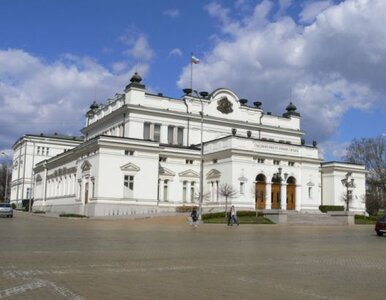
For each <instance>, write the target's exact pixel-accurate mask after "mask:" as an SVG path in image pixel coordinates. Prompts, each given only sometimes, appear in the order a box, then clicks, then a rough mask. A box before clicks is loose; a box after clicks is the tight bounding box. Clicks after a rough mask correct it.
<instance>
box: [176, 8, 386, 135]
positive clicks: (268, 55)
mask: <svg viewBox="0 0 386 300" xmlns="http://www.w3.org/2000/svg"><path fill="white" fill-rule="evenodd" d="M310 3H311V2H310ZM282 4H286V2H285V1H284V2H283V3H282ZM319 4H323V5H324V6H323V7H324V9H320V7H321V6H319V10H316V8H315V7H313V10H312V11H313V12H314V17H313V18H314V20H315V21H314V22H312V23H311V24H309V25H307V26H301V25H299V24H296V23H295V21H294V20H293V19H292V18H290V17H288V16H283V17H281V18H279V19H275V20H274V21H271V20H270V19H269V15H272V9H273V8H274V6H273V5H272V2H271V1H263V2H261V3H260V4H259V5H257V6H256V7H255V9H254V10H253V11H252V12H251V14H250V15H247V16H245V18H244V19H237V20H234V19H232V18H231V17H230V13H229V9H228V8H224V7H222V6H221V5H220V4H219V3H217V2H213V3H211V4H209V5H208V6H206V10H207V11H208V13H209V15H210V16H212V17H213V18H215V19H216V20H217V21H218V25H219V28H221V29H220V30H221V33H222V34H223V35H222V36H221V35H219V36H218V37H217V40H216V41H217V42H216V44H215V46H214V47H213V49H212V50H211V51H210V52H207V55H206V56H205V57H201V63H200V64H199V65H197V66H195V70H194V80H193V82H194V85H195V88H196V89H199V90H208V91H211V90H213V89H215V88H217V87H220V86H226V87H229V88H231V89H233V90H234V91H235V92H236V93H238V94H239V96H240V97H242V98H244V97H245V98H249V99H250V102H253V101H254V100H256V99H259V100H262V102H263V109H264V110H265V111H272V112H273V113H275V114H279V115H280V114H281V113H283V112H284V109H285V107H286V106H287V104H288V103H289V101H290V97H291V94H292V98H291V100H292V101H293V102H294V103H295V105H296V106H297V108H298V111H299V112H300V114H301V115H302V128H303V129H304V130H306V132H307V139H308V140H310V141H311V140H318V141H325V140H327V139H328V138H329V137H331V136H332V135H334V134H336V132H337V128H338V126H339V124H340V121H341V119H342V116H343V115H344V113H345V112H347V111H348V110H349V109H350V108H353V107H355V108H358V109H369V108H371V107H373V106H374V105H380V102H381V99H382V97H381V95H384V94H386V85H385V84H384V82H386V73H385V72H384V70H386V56H385V55H384V53H386V31H385V30H384V25H383V20H385V19H386V1H383V0H371V1H369V0H347V1H345V2H342V3H340V4H339V5H331V6H329V7H326V5H327V4H329V3H325V2H323V3H319ZM311 8H312V6H311V4H308V6H305V7H304V10H303V12H302V13H303V18H304V20H306V19H310V18H311ZM306 10H308V13H306V12H307V11H306ZM306 16H307V17H306ZM189 81H190V69H189V66H186V68H185V69H184V70H183V72H182V74H181V76H180V78H179V81H178V85H179V87H181V88H183V87H185V86H188V84H189ZM291 90H292V93H291Z"/></svg>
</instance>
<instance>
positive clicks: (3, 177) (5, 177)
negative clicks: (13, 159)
mask: <svg viewBox="0 0 386 300" xmlns="http://www.w3.org/2000/svg"><path fill="white" fill-rule="evenodd" d="M7 167H8V166H7V165H5V164H0V202H3V201H5V200H6V199H7V198H8V199H9V197H7V196H8V195H9V193H10V192H11V191H10V183H11V174H12V173H11V172H10V170H9V168H7ZM7 171H8V174H7ZM6 184H7V188H5V186H6ZM5 192H7V195H5Z"/></svg>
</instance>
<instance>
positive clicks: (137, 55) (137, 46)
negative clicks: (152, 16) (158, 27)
mask: <svg viewBox="0 0 386 300" xmlns="http://www.w3.org/2000/svg"><path fill="white" fill-rule="evenodd" d="M120 40H121V41H122V42H123V43H124V44H126V45H127V46H128V47H129V48H128V49H127V50H126V51H125V54H127V55H129V56H130V57H132V58H133V59H136V60H138V61H141V62H148V61H150V60H151V59H152V58H153V56H154V51H153V49H152V48H151V47H150V44H149V42H148V39H147V36H146V35H145V34H143V33H138V32H137V31H136V30H135V29H128V30H127V32H126V34H125V35H123V36H121V37H120Z"/></svg>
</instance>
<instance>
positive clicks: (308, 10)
mask: <svg viewBox="0 0 386 300" xmlns="http://www.w3.org/2000/svg"><path fill="white" fill-rule="evenodd" d="M332 5H333V3H332V2H331V0H323V1H308V2H305V4H304V7H303V10H302V11H301V12H300V14H299V19H300V21H301V22H303V23H311V22H314V21H315V18H316V17H317V16H318V15H319V14H320V13H322V12H323V11H324V10H325V9H327V8H328V7H330V6H332Z"/></svg>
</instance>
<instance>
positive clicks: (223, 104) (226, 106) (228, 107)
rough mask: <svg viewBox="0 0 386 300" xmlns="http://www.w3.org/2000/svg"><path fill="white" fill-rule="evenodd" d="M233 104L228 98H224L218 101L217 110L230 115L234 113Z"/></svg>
mask: <svg viewBox="0 0 386 300" xmlns="http://www.w3.org/2000/svg"><path fill="white" fill-rule="evenodd" d="M232 107H233V104H232V102H230V101H229V99H228V98H227V97H225V96H224V97H222V98H221V99H220V100H218V101H217V110H218V111H220V112H222V113H223V114H229V113H231V112H233V108H232Z"/></svg>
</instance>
